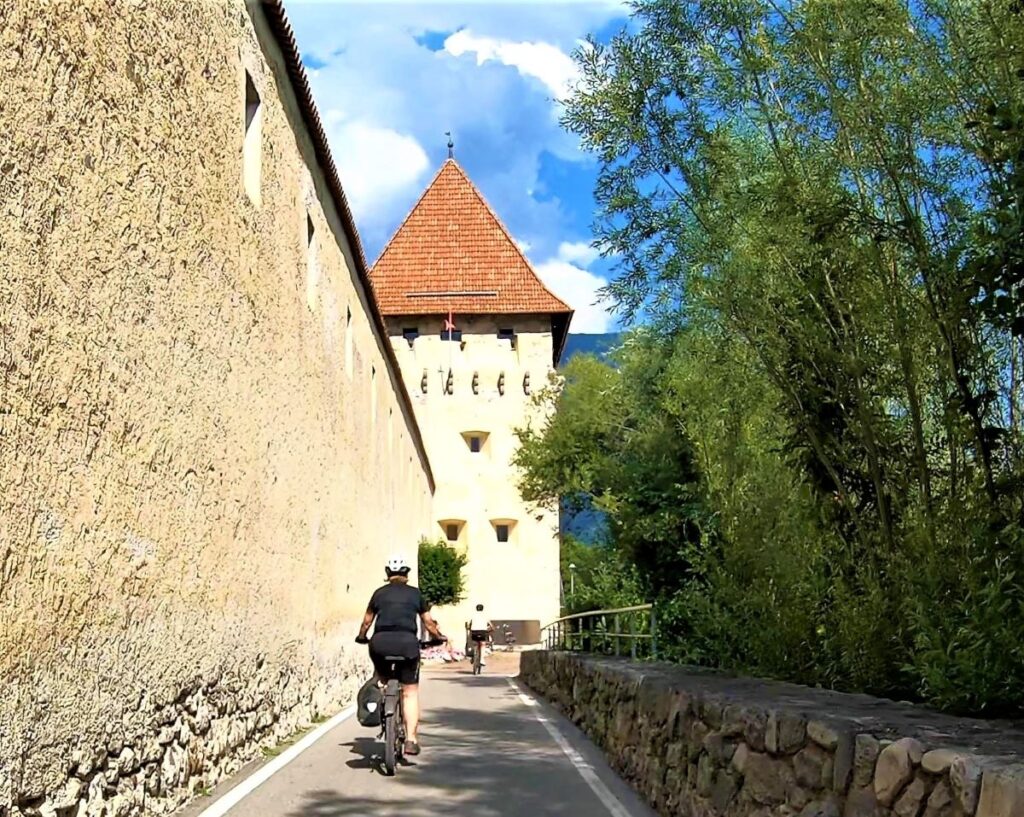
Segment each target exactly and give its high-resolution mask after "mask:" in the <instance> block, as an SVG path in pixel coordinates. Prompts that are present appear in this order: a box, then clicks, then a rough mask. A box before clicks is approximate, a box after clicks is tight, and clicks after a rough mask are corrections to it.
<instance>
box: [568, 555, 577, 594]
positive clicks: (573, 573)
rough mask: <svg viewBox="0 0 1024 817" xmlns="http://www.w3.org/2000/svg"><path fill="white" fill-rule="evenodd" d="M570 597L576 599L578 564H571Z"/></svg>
mask: <svg viewBox="0 0 1024 817" xmlns="http://www.w3.org/2000/svg"><path fill="white" fill-rule="evenodd" d="M569 595H570V596H571V597H572V598H576V564H575V563H574V562H569Z"/></svg>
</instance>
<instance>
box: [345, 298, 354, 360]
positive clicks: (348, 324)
mask: <svg viewBox="0 0 1024 817" xmlns="http://www.w3.org/2000/svg"><path fill="white" fill-rule="evenodd" d="M352 357H353V353H352V307H350V306H348V307H345V373H346V374H347V375H348V376H349V377H352Z"/></svg>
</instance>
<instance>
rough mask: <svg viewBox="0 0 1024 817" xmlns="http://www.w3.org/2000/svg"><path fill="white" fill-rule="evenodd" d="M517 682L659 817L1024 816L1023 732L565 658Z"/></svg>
mask: <svg viewBox="0 0 1024 817" xmlns="http://www.w3.org/2000/svg"><path fill="white" fill-rule="evenodd" d="M520 678H521V680H523V681H524V682H525V683H526V684H528V685H529V686H530V687H532V688H533V689H534V690H536V691H537V692H538V693H540V694H541V695H543V696H544V697H546V698H547V699H549V700H550V701H552V702H553V703H554V704H555V705H556V706H557V707H558V708H559V709H561V710H562V711H563V712H564V713H565V714H566V715H567V716H568V717H570V718H571V719H572V720H573V721H574V722H575V723H577V724H578V725H579V726H580V727H581V728H582V729H583V730H584V731H585V732H586V733H587V734H588V735H590V737H591V738H593V740H594V741H595V742H596V743H597V744H598V745H599V746H601V747H602V748H603V749H604V751H605V753H606V754H607V755H608V757H609V759H610V761H611V763H612V765H613V766H614V767H615V769H616V770H617V771H618V772H619V773H620V774H622V776H623V777H624V778H625V779H626V780H627V781H629V782H630V784H632V785H633V786H634V788H636V789H637V791H638V792H640V794H642V795H643V796H644V797H645V798H646V799H647V801H648V802H649V803H650V804H651V806H652V807H654V808H655V809H657V810H658V812H659V813H661V814H663V815H672V816H673V817H676V815H685V817H769V816H770V817H791V816H795V815H799V817H1022V816H1024V731H1022V730H1021V729H1020V728H1019V724H1005V723H996V722H986V721H977V720H969V719H960V718H953V717H949V716H944V715H939V714H936V713H933V712H930V711H929V710H926V709H923V708H920V707H916V706H913V705H910V704H898V703H894V702H892V701H886V700H881V699H877V698H871V697H868V696H866V695H845V694H841V693H835V692H829V691H825V690H817V689H810V688H807V687H800V686H796V685H793V684H783V683H778V682H770V681H760V680H756V679H739V678H731V677H729V676H726V675H723V674H719V673H713V672H708V671H701V670H698V669H694V668H688V667H674V666H669V665H665V664H631V663H628V662H626V661H622V660H618V659H603V658H596V657H590V656H586V657H585V656H579V655H573V654H568V653H552V652H546V651H537V652H527V653H524V654H523V656H522V669H521V675H520Z"/></svg>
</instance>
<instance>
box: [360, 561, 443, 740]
mask: <svg viewBox="0 0 1024 817" xmlns="http://www.w3.org/2000/svg"><path fill="white" fill-rule="evenodd" d="M409 569H410V568H409V563H408V562H407V561H406V560H405V558H404V557H402V556H392V557H391V558H390V559H388V561H387V563H386V564H385V565H384V573H385V575H386V576H387V580H388V581H387V584H385V585H384V586H383V587H378V588H377V589H376V590H375V591H374V593H373V595H372V596H371V597H370V603H369V605H367V608H366V615H364V616H363V624H362V626H361V627H360V628H359V635H358V637H357V638H356V641H357V642H358V643H360V644H366V643H369V645H370V659H371V660H372V661H373V668H374V670H376V673H377V678H378V679H380V680H381V681H382V682H386V681H389V680H391V677H392V674H391V663H390V662H388V661H386V660H385V657H386V656H389V655H390V656H396V655H400V656H403V657H404V658H405V660H404V661H402V662H400V663H397V664H396V665H395V672H394V674H393V677H395V678H396V679H397V680H398V683H400V684H401V685H402V713H403V715H404V718H405V724H406V728H407V730H408V731H407V733H406V741H405V753H406V754H407V755H418V754H419V753H420V745H419V740H418V736H417V731H416V730H417V729H418V728H419V721H420V703H419V689H420V688H419V680H420V641H419V626H418V625H419V622H420V620H422V621H423V624H424V626H425V627H426V628H427V632H429V633H430V634H431V635H432V636H433V637H434V638H436V639H437V640H438V641H447V640H448V639H446V638H445V637H444V636H443V635H441V631H440V629H438V626H437V623H436V622H435V621H434V619H433V618H432V617H431V615H430V613H428V612H427V605H426V602H424V600H423V594H422V593H420V591H419V589H418V588H416V587H413V586H412V585H410V584H409ZM375 620H376V626H375V627H374V628H373V638H371V639H369V641H367V638H366V634H367V632H369V630H370V627H371V625H373V623H374V621H375Z"/></svg>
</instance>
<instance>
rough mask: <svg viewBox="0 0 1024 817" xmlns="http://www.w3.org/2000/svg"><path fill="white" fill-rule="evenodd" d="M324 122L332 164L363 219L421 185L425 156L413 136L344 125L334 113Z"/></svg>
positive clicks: (364, 125) (362, 124)
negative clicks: (328, 130)
mask: <svg viewBox="0 0 1024 817" xmlns="http://www.w3.org/2000/svg"><path fill="white" fill-rule="evenodd" d="M326 120H327V122H328V123H329V128H330V140H331V145H332V153H333V154H334V160H335V162H337V164H338V169H339V172H340V175H341V181H342V184H343V185H344V186H345V194H346V195H347V196H348V198H349V201H350V203H351V205H352V208H353V210H355V212H357V213H361V214H363V215H364V216H367V217H370V213H372V211H373V210H374V209H376V208H380V207H382V206H387V205H388V204H389V203H390V202H391V201H393V200H394V199H395V198H396V197H401V196H402V195H403V194H405V193H407V191H408V190H410V189H416V188H417V187H418V186H420V185H421V183H422V182H423V176H424V173H425V171H426V170H427V167H428V165H429V160H428V159H427V154H426V152H425V151H424V150H423V148H422V147H421V146H420V143H419V142H417V141H416V139H414V138H413V137H412V136H407V135H405V134H402V133H399V132H398V131H395V130H392V129H391V128H382V127H378V126H375V125H371V124H369V123H368V122H363V121H359V120H355V121H352V122H346V121H345V120H344V117H343V116H342V115H341V114H340V113H339V112H338V111H336V110H333V111H328V114H327V117H326Z"/></svg>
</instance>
